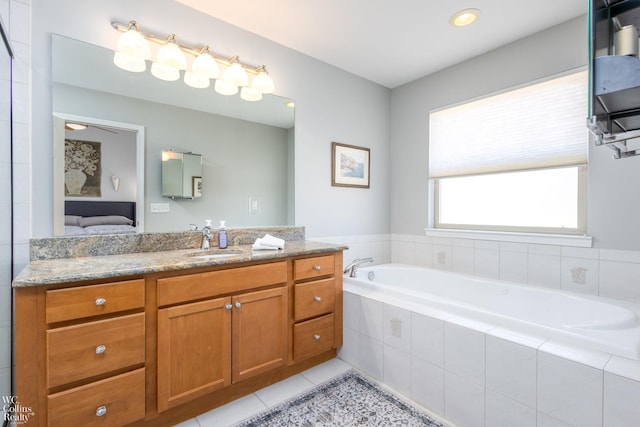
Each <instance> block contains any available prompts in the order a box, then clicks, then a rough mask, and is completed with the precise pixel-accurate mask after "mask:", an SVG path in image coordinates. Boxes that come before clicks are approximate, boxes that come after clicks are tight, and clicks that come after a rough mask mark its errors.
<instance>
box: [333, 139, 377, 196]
mask: <svg viewBox="0 0 640 427" xmlns="http://www.w3.org/2000/svg"><path fill="white" fill-rule="evenodd" d="M369 154H370V150H369V149H368V148H364V147H356V146H355V145H347V144H341V143H339V142H334V143H332V144H331V185H333V186H334V187H357V188H369V182H370V180H369V166H370V159H369V157H370V156H369Z"/></svg>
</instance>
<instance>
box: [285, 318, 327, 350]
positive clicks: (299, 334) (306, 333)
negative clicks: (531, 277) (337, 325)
mask: <svg viewBox="0 0 640 427" xmlns="http://www.w3.org/2000/svg"><path fill="white" fill-rule="evenodd" d="M333 331H334V319H333V314H329V315H326V316H322V317H319V318H317V319H313V320H307V321H306V322H302V323H298V324H296V325H293V358H294V360H300V359H304V358H307V357H309V356H313V355H314V354H319V353H322V352H324V351H327V350H330V349H332V348H333Z"/></svg>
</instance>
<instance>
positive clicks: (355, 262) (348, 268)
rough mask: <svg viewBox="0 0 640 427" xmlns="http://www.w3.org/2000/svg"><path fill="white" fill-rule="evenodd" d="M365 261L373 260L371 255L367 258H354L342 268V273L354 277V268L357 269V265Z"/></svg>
mask: <svg viewBox="0 0 640 427" xmlns="http://www.w3.org/2000/svg"><path fill="white" fill-rule="evenodd" d="M365 262H373V257H369V258H362V259H360V258H356V259H354V260H353V261H351V263H350V264H349V265H347V266H346V267H345V268H344V271H343V273H344V274H347V273H348V274H349V277H356V270H357V269H358V266H359V265H360V264H364V263H365Z"/></svg>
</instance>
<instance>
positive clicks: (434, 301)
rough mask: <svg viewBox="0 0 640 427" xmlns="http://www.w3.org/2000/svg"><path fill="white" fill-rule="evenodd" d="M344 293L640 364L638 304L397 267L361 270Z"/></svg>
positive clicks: (350, 280) (639, 311)
mask: <svg viewBox="0 0 640 427" xmlns="http://www.w3.org/2000/svg"><path fill="white" fill-rule="evenodd" d="M344 290H345V291H347V292H352V293H355V294H359V295H361V296H363V297H372V298H376V299H380V300H382V301H385V302H390V303H395V304H397V305H399V306H402V307H404V308H410V309H413V310H414V311H420V309H421V307H428V308H429V309H436V310H438V311H440V312H443V313H445V314H449V315H451V316H462V317H467V318H470V319H473V320H479V321H482V322H486V323H488V324H493V325H496V326H501V327H505V328H508V329H511V330H513V331H515V332H521V333H524V334H531V335H534V336H536V337H540V338H543V339H544V338H551V339H553V340H554V341H556V342H562V343H566V344H568V345H571V346H578V347H583V348H586V349H591V350H596V351H601V352H604V353H609V354H614V355H618V356H622V357H625V358H628V359H633V360H640V321H639V318H640V317H639V316H640V306H639V305H636V304H630V303H625V302H622V301H614V300H608V299H604V298H599V297H590V296H582V295H576V294H570V293H566V292H560V291H555V290H548V289H543V288H535V287H530V286H524V285H517V284H512V283H505V282H498V281H493V280H487V279H481V278H476V277H473V276H465V275H461V274H456V273H450V272H443V271H439V270H433V269H428V268H421V267H414V266H408V265H401V264H385V265H379V266H373V267H367V268H360V269H358V271H357V277H356V278H349V277H346V276H345V278H344Z"/></svg>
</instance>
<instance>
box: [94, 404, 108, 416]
mask: <svg viewBox="0 0 640 427" xmlns="http://www.w3.org/2000/svg"><path fill="white" fill-rule="evenodd" d="M106 414H107V407H106V406H98V407H97V408H96V417H102V416H104V415H106Z"/></svg>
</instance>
